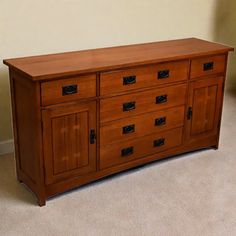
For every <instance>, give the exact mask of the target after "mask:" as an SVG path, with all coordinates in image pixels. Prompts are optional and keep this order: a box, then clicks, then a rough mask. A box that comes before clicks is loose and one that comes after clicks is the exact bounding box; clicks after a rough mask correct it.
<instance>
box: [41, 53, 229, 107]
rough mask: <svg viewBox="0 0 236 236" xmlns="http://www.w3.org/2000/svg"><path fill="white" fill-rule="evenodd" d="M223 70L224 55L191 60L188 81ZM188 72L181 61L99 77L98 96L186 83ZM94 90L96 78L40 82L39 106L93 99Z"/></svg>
mask: <svg viewBox="0 0 236 236" xmlns="http://www.w3.org/2000/svg"><path fill="white" fill-rule="evenodd" d="M225 67H226V56H225V55H216V56H208V57H202V58H195V59H192V60H191V72H190V78H198V77H202V76H208V75H211V74H217V73H222V72H224V71H225ZM188 71H189V60H181V61H176V62H167V63H160V64H156V65H148V66H142V67H137V68H133V69H126V70H118V71H112V72H106V73H101V75H100V94H101V96H103V95H108V94H117V93H121V92H126V91H132V90H134V89H139V88H145V87H152V86H156V85H162V84H165V83H171V82H179V81H186V80H187V78H188ZM96 86H97V85H96V74H91V75H87V76H78V77H72V78H66V79H58V80H54V81H48V82H43V83H42V84H41V93H42V105H43V106H47V105H51V104H57V103H61V102H67V101H73V100H77V99H84V98H90V97H95V96H96Z"/></svg>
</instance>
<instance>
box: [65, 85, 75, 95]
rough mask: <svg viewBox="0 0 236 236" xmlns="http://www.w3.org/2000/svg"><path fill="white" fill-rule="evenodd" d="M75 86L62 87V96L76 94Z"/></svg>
mask: <svg viewBox="0 0 236 236" xmlns="http://www.w3.org/2000/svg"><path fill="white" fill-rule="evenodd" d="M77 92H78V91H77V85H67V86H63V87H62V95H63V96H65V95H70V94H74V93H77Z"/></svg>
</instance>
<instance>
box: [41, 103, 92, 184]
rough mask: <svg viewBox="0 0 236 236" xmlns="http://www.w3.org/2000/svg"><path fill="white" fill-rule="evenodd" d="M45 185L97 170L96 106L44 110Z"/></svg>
mask: <svg viewBox="0 0 236 236" xmlns="http://www.w3.org/2000/svg"><path fill="white" fill-rule="evenodd" d="M42 115H43V123H44V124H43V127H44V128H43V145H44V161H45V174H46V176H45V177H46V184H51V183H55V182H58V181H62V180H65V179H68V178H73V177H77V176H81V175H84V174H87V173H89V172H93V171H95V170H96V142H95V134H96V102H95V101H93V102H89V103H80V104H73V105H69V106H68V105H63V106H60V107H53V108H47V109H46V110H43V113H42Z"/></svg>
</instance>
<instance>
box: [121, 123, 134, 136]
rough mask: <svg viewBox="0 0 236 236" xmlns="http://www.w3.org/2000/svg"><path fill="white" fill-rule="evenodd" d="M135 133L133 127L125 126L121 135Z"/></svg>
mask: <svg viewBox="0 0 236 236" xmlns="http://www.w3.org/2000/svg"><path fill="white" fill-rule="evenodd" d="M134 131H135V125H127V126H124V127H123V134H130V133H133V132H134Z"/></svg>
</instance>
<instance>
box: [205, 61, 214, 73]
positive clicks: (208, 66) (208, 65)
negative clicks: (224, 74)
mask: <svg viewBox="0 0 236 236" xmlns="http://www.w3.org/2000/svg"><path fill="white" fill-rule="evenodd" d="M213 68H214V62H213V61H211V62H207V63H204V64H203V70H204V71H208V70H213Z"/></svg>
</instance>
